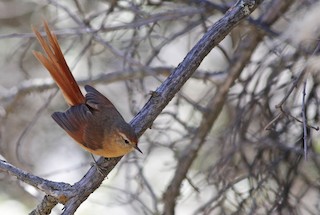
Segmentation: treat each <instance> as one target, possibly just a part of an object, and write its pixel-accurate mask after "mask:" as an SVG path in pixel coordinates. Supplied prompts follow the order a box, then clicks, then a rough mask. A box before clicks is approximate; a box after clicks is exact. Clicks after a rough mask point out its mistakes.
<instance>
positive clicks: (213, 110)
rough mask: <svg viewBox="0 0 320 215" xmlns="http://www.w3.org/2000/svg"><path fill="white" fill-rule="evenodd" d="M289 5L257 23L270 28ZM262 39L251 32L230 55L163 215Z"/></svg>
mask: <svg viewBox="0 0 320 215" xmlns="http://www.w3.org/2000/svg"><path fill="white" fill-rule="evenodd" d="M289 5H290V3H289V2H287V3H284V2H283V1H281V0H275V1H273V2H271V3H270V5H269V6H270V7H272V6H273V7H274V6H278V7H275V8H277V10H273V11H272V13H270V14H268V16H266V15H265V14H264V15H262V17H260V19H261V20H263V22H264V23H265V24H267V25H271V24H272V23H273V22H275V21H276V20H277V18H278V17H279V16H280V15H282V13H283V11H285V10H287V9H288V7H289ZM263 36H264V35H263V33H256V32H255V31H251V32H249V33H248V36H247V37H246V38H245V39H244V40H243V41H242V43H241V44H240V47H239V48H238V50H237V52H236V53H235V54H234V57H233V59H231V63H230V67H229V68H228V69H227V70H228V71H229V75H228V77H227V78H226V80H225V81H224V84H223V85H221V86H220V87H219V88H218V91H217V93H216V95H215V96H213V98H212V99H211V100H210V101H209V102H208V105H207V111H206V112H205V113H204V114H203V118H202V121H201V123H200V126H199V127H198V130H197V134H196V135H195V136H194V138H193V139H192V140H191V143H190V147H188V148H186V149H185V151H184V152H183V153H182V154H181V156H180V159H179V161H178V164H177V168H176V171H175V175H174V177H173V179H172V180H171V182H170V183H169V186H168V187H167V190H166V191H165V192H164V195H163V199H164V204H165V205H164V214H166V215H171V214H174V209H175V205H176V199H177V197H178V196H179V194H180V187H181V184H182V181H183V180H184V179H185V178H186V175H187V172H188V170H189V168H190V167H191V165H192V163H193V161H194V159H195V158H196V156H197V153H198V151H199V150H200V148H201V146H202V145H203V144H204V143H205V138H206V136H207V135H208V133H209V131H210V130H211V127H212V125H213V124H214V123H215V120H216V119H217V118H218V116H219V114H220V112H221V110H222V108H223V105H224V103H225V100H226V98H227V94H228V92H229V89H230V87H231V86H232V85H233V84H234V81H235V80H236V79H237V78H238V77H239V76H240V74H241V72H242V70H243V68H244V67H245V66H246V65H247V64H248V61H249V60H250V58H251V55H252V54H253V52H254V50H255V48H256V47H257V45H258V44H259V43H260V41H261V40H262V38H263Z"/></svg>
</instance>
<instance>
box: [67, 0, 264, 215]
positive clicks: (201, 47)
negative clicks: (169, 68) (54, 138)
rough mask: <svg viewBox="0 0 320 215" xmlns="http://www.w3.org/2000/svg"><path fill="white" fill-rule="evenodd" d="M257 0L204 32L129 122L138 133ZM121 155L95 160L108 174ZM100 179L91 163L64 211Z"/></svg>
mask: <svg viewBox="0 0 320 215" xmlns="http://www.w3.org/2000/svg"><path fill="white" fill-rule="evenodd" d="M260 2H262V1H238V2H237V3H236V5H235V6H233V7H232V8H231V9H230V10H229V11H227V13H226V14H225V15H224V16H223V17H222V18H221V19H220V20H219V21H217V22H216V23H215V24H214V25H213V26H212V27H211V28H210V29H209V31H208V32H207V33H205V34H204V36H203V37H202V38H201V39H200V41H199V42H198V43H197V44H196V45H195V46H194V47H193V48H192V49H191V51H190V52H189V53H188V54H187V56H186V57H185V58H184V60H183V61H182V62H181V63H180V64H179V65H178V67H177V68H176V69H175V70H174V71H173V72H172V73H171V75H170V76H169V77H168V78H167V79H166V80H165V81H164V82H163V83H162V84H161V86H160V87H159V88H158V89H157V90H156V91H155V92H153V93H152V96H151V98H150V99H149V101H148V102H147V103H146V105H145V106H144V107H143V108H142V110H141V111H140V112H139V113H138V114H137V116H136V117H135V118H134V119H133V120H132V121H131V125H132V126H133V127H134V128H135V131H136V133H137V134H138V135H139V136H141V134H142V133H143V132H144V131H145V130H146V129H147V128H150V127H151V125H152V123H153V121H154V120H155V119H156V117H157V116H158V115H159V114H160V113H161V111H162V110H163V109H164V108H165V106H166V105H167V104H168V103H169V102H170V101H171V99H172V98H173V97H174V96H175V94H176V93H177V92H178V91H179V90H180V89H181V87H182V86H183V85H184V83H185V82H186V81H187V80H188V79H189V78H190V77H191V76H192V74H193V73H194V72H195V71H196V69H197V68H198V67H199V65H200V63H201V62H202V60H203V59H204V58H205V57H206V56H207V54H208V53H209V52H210V51H211V50H212V49H213V48H214V47H215V46H216V45H217V44H219V43H220V42H221V41H222V40H223V39H224V38H225V36H226V35H227V34H228V33H230V31H231V30H232V28H234V27H235V26H236V25H237V24H238V23H239V22H240V21H241V20H242V19H244V18H246V17H247V16H248V15H249V14H250V13H251V12H252V11H253V10H254V9H255V8H256V7H257V6H258V4H260ZM120 159H121V158H116V159H110V160H108V161H106V160H105V159H104V158H100V159H99V160H98V162H99V163H101V164H102V165H104V166H106V167H105V168H104V169H105V173H104V174H105V175H107V174H108V173H109V172H110V171H111V170H112V169H113V168H114V166H115V165H116V164H117V163H118V161H120ZM103 180H104V176H103V175H101V174H100V173H99V172H98V171H97V170H96V168H95V167H92V168H91V169H90V170H89V172H88V173H87V175H86V176H85V177H84V178H83V179H82V180H81V181H80V182H79V183H77V184H79V185H80V184H81V185H82V187H81V191H82V192H81V193H82V195H81V196H77V197H75V198H73V199H71V200H70V201H69V202H67V204H66V205H65V211H64V213H63V214H73V213H74V212H75V211H76V209H77V208H78V207H79V206H80V205H81V203H82V202H83V201H85V200H86V199H87V198H88V196H89V195H90V194H91V193H92V192H93V191H94V190H95V189H96V188H98V187H99V185H100V184H101V183H102V181H103Z"/></svg>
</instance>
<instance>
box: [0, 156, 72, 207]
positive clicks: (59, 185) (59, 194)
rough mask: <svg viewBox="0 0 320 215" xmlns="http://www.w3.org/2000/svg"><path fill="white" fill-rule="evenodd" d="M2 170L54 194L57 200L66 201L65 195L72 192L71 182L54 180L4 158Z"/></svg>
mask: <svg viewBox="0 0 320 215" xmlns="http://www.w3.org/2000/svg"><path fill="white" fill-rule="evenodd" d="M0 171H2V172H6V173H8V174H9V175H11V176H14V177H16V178H17V179H19V180H20V181H23V182H25V183H27V184H29V185H31V186H33V187H35V188H37V189H39V190H41V191H43V192H44V193H46V194H47V195H50V196H53V197H55V198H56V199H57V201H59V202H61V203H63V202H64V201H65V195H70V194H72V191H73V189H72V187H71V185H70V184H67V183H63V182H53V181H49V180H46V179H43V178H40V177H38V176H35V175H32V174H30V173H27V172H25V171H23V170H21V169H19V168H17V167H15V166H13V165H11V164H9V163H7V162H6V161H4V160H0Z"/></svg>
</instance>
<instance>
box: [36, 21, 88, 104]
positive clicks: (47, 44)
mask: <svg viewBox="0 0 320 215" xmlns="http://www.w3.org/2000/svg"><path fill="white" fill-rule="evenodd" d="M44 28H45V31H46V34H47V37H48V39H47V40H45V39H44V38H43V37H42V36H41V34H40V33H39V31H38V30H36V29H35V28H34V27H32V30H33V32H34V33H35V35H36V37H37V39H38V41H39V42H40V45H41V46H42V48H43V50H44V52H45V53H46V55H47V56H45V55H43V54H42V53H40V52H37V51H33V54H34V56H35V57H36V58H37V59H38V60H39V61H40V62H41V63H42V64H43V66H45V67H46V68H47V70H48V71H49V72H50V74H51V76H52V78H53V79H54V80H55V82H56V83H57V85H58V87H59V88H60V90H61V91H62V94H63V96H64V98H65V100H66V102H67V103H68V104H69V105H70V106H75V105H79V104H83V103H85V98H84V96H83V94H82V93H81V90H80V88H79V86H78V84H77V82H76V80H75V79H74V77H73V75H72V73H71V71H70V69H69V67H68V65H67V62H66V60H65V59H64V56H63V54H62V51H61V49H60V46H59V43H58V40H57V37H56V35H54V34H53V33H51V31H50V29H49V26H48V23H47V22H46V21H44Z"/></svg>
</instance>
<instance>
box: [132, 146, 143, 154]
mask: <svg viewBox="0 0 320 215" xmlns="http://www.w3.org/2000/svg"><path fill="white" fill-rule="evenodd" d="M133 147H134V148H135V149H136V150H138V151H139V152H140V153H141V154H143V153H142V151H141V150H140V149H139V148H138V145H134V146H133Z"/></svg>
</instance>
